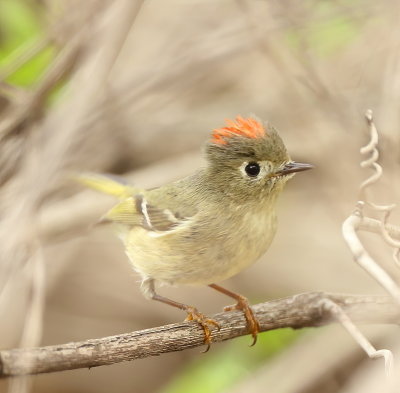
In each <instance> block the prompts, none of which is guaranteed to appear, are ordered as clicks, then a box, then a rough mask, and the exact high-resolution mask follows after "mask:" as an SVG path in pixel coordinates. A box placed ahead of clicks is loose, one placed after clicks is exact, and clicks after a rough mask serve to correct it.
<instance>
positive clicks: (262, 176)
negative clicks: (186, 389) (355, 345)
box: [80, 116, 312, 350]
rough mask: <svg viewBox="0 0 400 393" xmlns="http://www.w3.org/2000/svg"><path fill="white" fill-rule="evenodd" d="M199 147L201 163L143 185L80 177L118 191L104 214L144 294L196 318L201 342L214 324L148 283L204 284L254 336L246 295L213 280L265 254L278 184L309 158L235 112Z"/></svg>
mask: <svg viewBox="0 0 400 393" xmlns="http://www.w3.org/2000/svg"><path fill="white" fill-rule="evenodd" d="M205 154H206V159H207V166H206V167H204V168H202V169H199V170H198V171H197V172H195V173H194V174H192V175H190V176H188V177H186V178H184V179H181V180H178V181H176V182H173V183H170V184H166V185H164V186H161V187H158V188H154V189H150V190H144V189H141V188H139V187H136V186H131V185H126V184H123V183H120V182H119V181H117V180H116V179H114V178H113V177H108V176H103V175H94V174H87V175H82V176H80V180H81V182H82V183H84V184H85V185H86V186H89V187H92V188H94V189H97V190H99V191H102V192H105V193H107V194H111V195H114V196H116V197H118V198H119V199H120V202H119V203H118V204H117V205H116V206H114V207H113V208H112V209H111V210H110V211H109V212H108V213H106V214H105V216H104V218H103V221H104V220H105V221H111V222H114V223H117V224H119V225H118V233H119V236H120V238H121V239H122V241H123V243H124V245H125V251H126V254H127V255H128V257H129V259H130V261H131V263H132V266H133V268H134V269H135V270H136V271H137V272H138V273H139V274H140V275H141V277H142V284H141V289H142V292H143V294H144V295H145V296H146V297H147V298H149V299H154V300H157V301H160V302H163V303H166V304H169V305H171V306H173V307H177V308H179V309H181V310H184V311H186V312H187V314H188V316H187V320H194V321H197V322H198V323H199V324H200V325H201V326H202V328H203V330H204V334H205V343H206V344H207V345H208V347H207V350H208V348H209V345H210V342H211V329H210V328H211V327H212V326H215V327H217V328H219V325H218V323H217V322H216V321H214V320H212V319H209V318H207V317H206V316H204V315H203V314H202V313H200V312H199V311H198V310H197V309H196V308H195V307H192V306H188V305H186V304H183V303H178V302H176V301H174V300H170V299H167V298H165V297H163V296H161V295H159V294H158V293H157V292H156V290H155V283H156V282H158V283H162V284H171V285H175V284H199V285H208V286H210V287H211V288H213V289H216V290H217V291H219V292H222V293H223V294H225V295H227V296H230V297H232V298H234V299H235V300H236V301H237V304H236V305H235V306H230V307H226V308H225V310H232V309H239V310H242V311H243V312H244V315H245V317H246V320H247V324H248V327H249V330H250V331H251V333H252V335H253V344H254V343H255V341H256V338H257V333H258V332H259V324H258V321H257V319H256V318H255V317H254V314H253V312H252V310H251V308H250V306H249V304H248V301H247V299H246V298H245V297H243V296H241V295H239V294H236V293H234V292H231V291H229V290H227V289H225V288H223V287H221V286H219V285H217V284H215V283H216V282H218V281H222V280H225V279H227V278H229V277H232V276H234V275H235V274H237V273H239V272H240V271H241V270H243V269H244V268H246V267H247V266H249V265H251V264H253V263H254V262H255V261H256V260H257V259H258V258H259V257H260V256H261V255H263V254H264V252H265V251H266V250H267V249H268V247H269V245H270V243H271V241H272V239H273V237H274V234H275V232H276V227H277V220H276V212H275V205H276V200H277V198H278V196H279V194H280V193H281V191H282V189H283V186H284V185H285V183H286V182H287V181H288V179H290V178H291V177H292V176H293V174H294V173H295V172H300V171H304V170H307V169H310V168H312V165H309V164H302V163H297V162H294V161H292V160H291V159H290V157H289V155H288V153H287V151H286V148H285V145H284V144H283V142H282V139H281V138H280V136H279V135H278V133H277V131H276V130H275V129H274V128H273V127H272V126H271V125H269V124H266V125H265V126H264V125H263V124H262V123H261V122H260V121H258V120H256V119H253V118H247V119H245V118H243V117H241V116H237V117H236V119H235V120H234V121H233V120H226V127H222V128H218V129H215V130H214V131H213V132H212V135H211V138H210V140H209V141H208V143H207V144H206V149H205Z"/></svg>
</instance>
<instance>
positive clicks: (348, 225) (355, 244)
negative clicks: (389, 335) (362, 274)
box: [342, 211, 400, 304]
mask: <svg viewBox="0 0 400 393" xmlns="http://www.w3.org/2000/svg"><path fill="white" fill-rule="evenodd" d="M361 217H362V216H361V212H360V211H356V212H355V213H353V214H352V215H350V216H349V217H348V218H347V219H346V220H345V221H344V223H343V227H342V232H343V237H344V239H345V241H346V243H347V245H348V246H349V248H350V251H351V253H352V254H353V258H354V260H355V261H356V262H357V263H358V264H359V265H360V266H361V267H362V268H363V269H365V270H366V271H367V272H368V273H369V274H370V275H371V276H372V277H373V278H374V279H375V280H376V281H378V282H379V284H381V285H382V287H383V288H385V289H386V291H387V292H388V293H389V294H391V295H392V296H393V298H394V299H395V300H396V302H397V303H398V304H400V288H399V287H398V286H397V284H396V282H395V281H394V280H393V279H392V278H391V277H390V276H389V274H387V273H386V271H385V270H384V269H383V268H381V267H380V266H379V264H378V263H376V262H375V261H374V260H373V259H372V258H371V256H370V255H369V254H368V252H367V251H366V250H365V248H364V246H363V244H362V243H361V241H360V239H359V238H358V235H357V229H358V227H359V225H360V223H361V221H362V218H361Z"/></svg>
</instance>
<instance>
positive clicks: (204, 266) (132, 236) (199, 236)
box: [122, 215, 276, 285]
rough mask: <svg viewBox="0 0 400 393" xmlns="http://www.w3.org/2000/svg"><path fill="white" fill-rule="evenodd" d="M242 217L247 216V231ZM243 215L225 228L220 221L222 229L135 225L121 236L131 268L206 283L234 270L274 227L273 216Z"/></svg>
mask: <svg viewBox="0 0 400 393" xmlns="http://www.w3.org/2000/svg"><path fill="white" fill-rule="evenodd" d="M244 220H252V221H251V225H250V228H252V229H251V231H249V230H248V228H249V225H248V224H249V222H248V221H244ZM244 220H242V222H240V221H239V224H237V220H235V224H234V225H233V224H232V225H231V226H228V228H226V227H227V225H226V223H224V229H225V230H224V231H222V230H220V229H219V228H212V227H211V229H210V227H208V228H202V227H201V226H196V228H195V230H194V229H193V227H192V226H191V228H190V229H188V228H181V229H180V230H179V231H176V232H175V231H174V232H171V233H168V234H158V233H154V232H149V231H147V230H146V229H143V228H141V227H136V228H133V229H131V230H130V232H129V233H125V235H124V236H122V239H123V242H124V243H125V247H126V253H127V255H128V257H129V259H130V261H131V263H132V265H133V268H134V269H135V270H136V271H137V272H139V273H140V274H141V275H142V277H143V278H152V279H155V280H157V281H160V282H164V283H169V284H192V285H196V284H210V283H213V282H219V281H222V280H225V279H227V278H229V277H232V276H234V275H236V274H237V273H239V272H240V271H241V270H243V269H245V268H246V267H248V266H249V265H251V264H253V263H254V262H256V261H257V259H259V258H260V256H261V255H263V254H264V253H265V251H266V250H267V249H268V247H269V245H270V243H271V241H272V239H273V237H274V234H275V231H276V218H275V216H272V217H271V216H265V217H263V216H260V215H251V216H250V215H249V217H245V218H244ZM244 224H246V225H244ZM245 228H246V229H247V230H246V229H245Z"/></svg>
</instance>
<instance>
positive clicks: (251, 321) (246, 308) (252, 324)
mask: <svg viewBox="0 0 400 393" xmlns="http://www.w3.org/2000/svg"><path fill="white" fill-rule="evenodd" d="M238 296H239V299H238V302H237V304H234V305H233V306H227V307H224V311H233V310H241V311H243V313H244V316H245V318H246V322H247V326H248V328H249V330H250V333H251V335H252V336H253V342H252V343H251V345H250V346H251V347H252V346H253V345H255V343H256V342H257V335H258V333H260V324H259V323H258V320H257V318H256V317H255V316H254V313H253V310H252V309H251V307H250V305H249V301H248V300H247V299H246V298H245V297H244V296H241V295H238Z"/></svg>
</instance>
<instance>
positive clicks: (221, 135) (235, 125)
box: [211, 116, 266, 145]
mask: <svg viewBox="0 0 400 393" xmlns="http://www.w3.org/2000/svg"><path fill="white" fill-rule="evenodd" d="M225 122H226V125H227V127H222V128H216V129H215V130H213V133H212V137H211V142H212V143H216V144H218V145H226V144H227V143H228V142H227V139H229V138H232V137H233V136H235V135H240V136H244V137H246V138H252V139H255V138H261V137H263V136H265V134H266V132H265V128H264V126H263V125H262V124H261V123H260V122H259V121H257V120H255V119H253V118H251V117H249V118H248V119H244V118H243V117H242V116H237V117H236V119H235V120H229V119H225Z"/></svg>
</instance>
